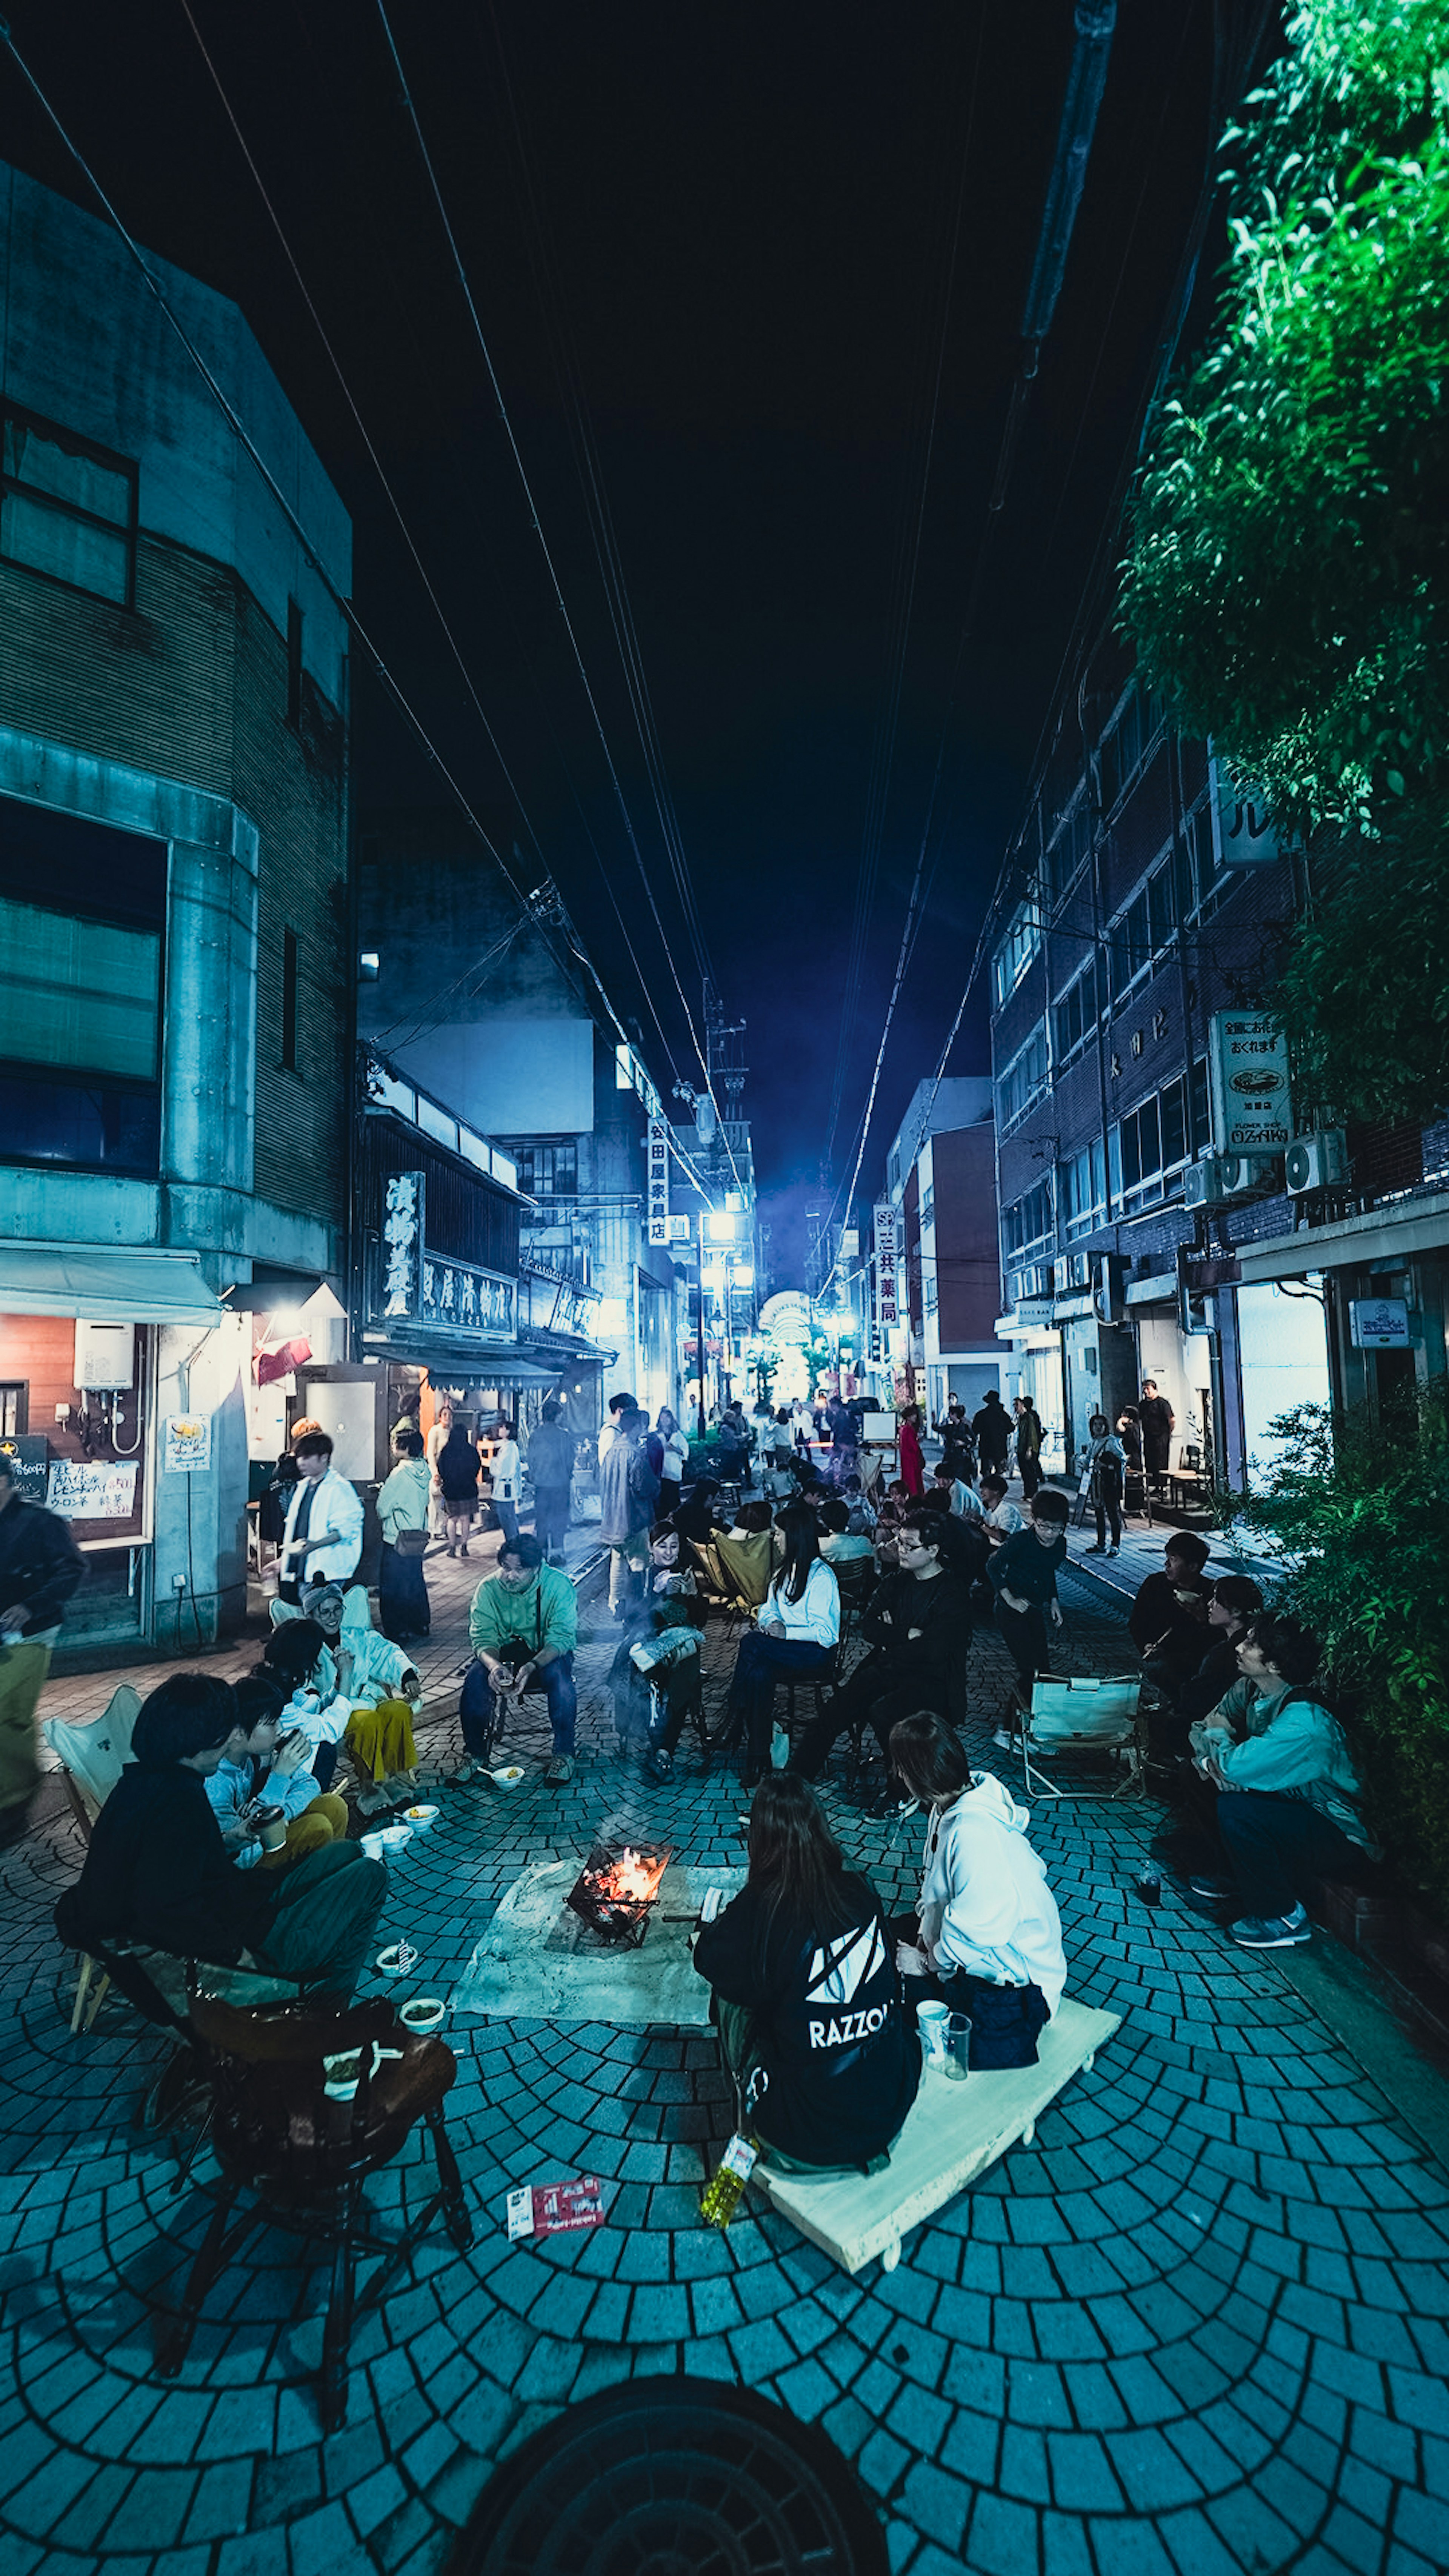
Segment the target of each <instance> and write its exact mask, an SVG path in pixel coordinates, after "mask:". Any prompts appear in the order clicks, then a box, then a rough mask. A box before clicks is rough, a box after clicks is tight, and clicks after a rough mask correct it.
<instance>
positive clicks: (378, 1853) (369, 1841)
mask: <svg viewBox="0 0 1449 2576" xmlns="http://www.w3.org/2000/svg"><path fill="white" fill-rule="evenodd" d="M362 1848H363V1850H364V1851H365V1852H366V1854H367V1857H368V1859H369V1860H381V1858H382V1836H381V1834H364V1835H363V1837H362Z"/></svg>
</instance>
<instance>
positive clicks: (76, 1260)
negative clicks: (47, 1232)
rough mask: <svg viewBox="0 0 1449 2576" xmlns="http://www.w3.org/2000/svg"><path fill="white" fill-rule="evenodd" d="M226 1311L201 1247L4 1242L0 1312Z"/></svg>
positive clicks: (102, 1319) (193, 1317)
mask: <svg viewBox="0 0 1449 2576" xmlns="http://www.w3.org/2000/svg"><path fill="white" fill-rule="evenodd" d="M225 1314H226V1308H225V1306H224V1305H223V1304H222V1303H221V1300H220V1299H219V1298H218V1297H216V1296H214V1295H213V1293H212V1291H211V1289H210V1288H208V1286H207V1284H206V1281H205V1280H204V1279H203V1278H202V1275H201V1268H200V1263H199V1261H198V1258H197V1255H196V1254H195V1253H194V1252H157V1251H151V1250H150V1249H146V1250H142V1249H141V1248H139V1247H134V1246H131V1245H121V1244H115V1243H7V1244H3V1245H0V1315H75V1316H76V1317H78V1318H79V1320H80V1321H81V1322H82V1323H86V1324H181V1325H190V1326H193V1327H199V1328H200V1329H201V1330H203V1331H204V1330H205V1329H206V1328H207V1327H208V1326H209V1325H215V1324H219V1323H220V1322H221V1321H222V1319H223V1317H224V1316H225Z"/></svg>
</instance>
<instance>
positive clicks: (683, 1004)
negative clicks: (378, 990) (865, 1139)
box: [376, 0, 744, 1190]
mask: <svg viewBox="0 0 1449 2576" xmlns="http://www.w3.org/2000/svg"><path fill="white" fill-rule="evenodd" d="M376 7H377V14H378V18H379V21H380V23H381V26H382V31H383V37H384V40H385V42H386V45H387V49H388V53H389V55H390V56H391V59H392V65H393V69H394V71H395V72H396V74H397V79H398V86H399V91H400V95H401V101H402V106H403V109H404V112H405V114H406V116H407V119H408V122H409V124H410V125H411V127H412V131H413V137H414V140H415V142H416V144H417V147H418V154H419V158H420V159H421V161H422V164H423V169H424V171H425V173H426V175H427V181H428V186H429V190H430V192H431V194H432V199H433V204H434V206H435V208H436V210H437V215H438V221H439V223H440V224H441V225H442V228H443V234H444V238H445V239H446V241H447V244H448V250H449V253H450V256H451V258H452V262H453V268H454V273H455V275H456V277H457V280H458V285H459V288H460V290H461V292H462V296H463V301H464V304H465V305H466V307H467V311H468V318H469V320H470V322H471V323H472V326H473V333H474V337H475V338H476V340H477V342H478V347H479V350H480V353H481V355H482V359H483V364H484V367H485V369H486V371H487V375H488V382H489V385H490V387H491V389H492V393H493V400H494V403H495V406H496V408H497V412H498V417H499V421H500V423H501V424H502V428H503V433H504V437H505V438H506V440H507V443H508V450H509V454H510V455H511V456H512V459H513V463H514V467H515V469H516V471H517V474H518V479H519V483H520V485H521V487H522V491H523V496H524V499H525V501H526V503H527V506H528V515H529V523H530V525H531V527H532V529H533V532H534V535H535V536H536V537H537V539H538V544H539V550H540V552H541V553H542V556H543V559H544V563H545V565H546V567H547V570H548V576H549V581H550V584H551V586H552V589H553V594H554V599H555V602H556V604H557V607H558V612H559V615H560V617H561V618H562V620H563V626H564V632H565V634H566V635H567V637H568V641H569V647H570V650H571V652H572V654H573V658H574V664H575V668H576V669H577V671H578V675H579V681H580V684H581V686H582V688H583V692H584V696H585V698H586V700H587V702H588V708H589V713H590V715H591V716H592V717H593V720H594V729H595V731H596V733H597V734H598V737H599V745H600V749H601V750H602V752H603V755H604V763H605V767H606V768H607V770H608V773H609V782H610V785H611V787H612V788H613V792H614V798H615V802H616V803H617V805H618V808H619V813H620V817H621V819H622V822H623V825H624V831H625V836H626V838H627V840H628V843H629V847H630V850H631V852H632V853H633V857H634V862H635V865H636V866H637V868H638V871H639V877H640V882H641V884H642V885H643V888H644V893H645V897H646V899H647V901H648V905H649V909H650V912H651V914H652V916H653V920H654V926H655V929H656V930H657V932H658V934H659V943H660V946H661V947H662V949H663V951H664V957H665V962H666V964H667V965H668V968H669V972H670V976H671V978H672V980H673V984H674V988H675V991H676V993H677V994H678V996H679V1003H680V1008H681V1010H682V1011H683V1013H684V1019H685V1025H686V1027H687V1028H688V1030H689V1035H690V1041H691V1043H692V1045H693V1047H694V1052H695V1054H696V1056H697V1057H698V1059H699V1064H700V1070H701V1072H702V1073H703V1075H704V1088H705V1091H706V1093H707V1095H708V1097H709V1099H710V1101H711V1102H712V1103H713V1107H714V1112H715V1116H716V1118H717V1120H718V1122H719V1129H720V1134H721V1136H722V1137H723V1138H724V1144H725V1151H726V1153H727V1154H728V1156H729V1162H730V1168H731V1170H732V1171H733V1173H734V1176H735V1182H736V1185H737V1187H738V1188H739V1189H741V1190H743V1188H744V1183H743V1181H741V1179H740V1174H739V1167H738V1165H737V1164H736V1162H735V1158H734V1150H733V1148H732V1146H731V1145H730V1142H729V1137H728V1134H727V1133H726V1130H725V1120H724V1116H723V1113H722V1111H721V1109H720V1105H719V1102H718V1100H717V1099H716V1098H715V1093H714V1085H713V1081H712V1078H711V1075H710V1069H709V1060H708V1058H707V1056H706V1054H705V1051H704V1048H703V1047H702V1045H701V1044H700V1039H699V1032H698V1030H697V1028H696V1027H695V1023H694V1014H693V1012H692V1011H691V1010H690V1007H689V1001H688V997H687V995H686V993H685V990H684V986H683V984H682V983H681V981H680V977H679V969H678V967H677V965H676V964H675V960H674V951H673V949H672V947H671V946H670V942H669V936H668V933H667V932H666V930H665V927H664V923H663V920H662V918H661V915H660V911H659V906H658V903H657V902H656V900H655V895H654V889H653V886H652V885H651V883H650V880H649V871H648V869H647V868H646V866H645V864H644V854H643V851H642V850H641V849H640V846H639V838H638V834H637V833H636V831H635V829H634V820H633V816H632V815H631V813H630V811H629V806H628V802H627V799H626V798H625V795H624V790H623V786H622V784H621V782H620V778H619V772H618V768H617V765H616V763H615V760H614V755H613V752H612V750H611V748H610V745H609V738H608V735H607V733H606V732H605V729H604V721H603V717H602V715H601V714H600V712H599V705H598V700H597V698H596V697H595V695H594V689H593V684H592V682H591V681H590V678H589V674H588V668H587V665H586V664H585V661H584V657H583V652H582V648H581V647H580V644H579V639H578V635H577V632H576V630H575V627H574V623H573V619H572V617H571V616H570V614H569V609H568V603H567V601H566V599H565V597H564V592H563V585H562V583H561V581H560V579H559V574H558V568H557V566H556V564H555V562H554V559H553V554H552V551H551V549H550V547H549V543H548V539H547V537H546V536H545V534H544V528H543V521H542V519H541V517H540V515H539V509H538V503H537V501H536V500H535V498H534V493H533V487H532V485H531V483H530V481H529V478H528V470H527V467H526V466H525V464H524V462H523V455H522V451H521V450H520V448H519V444H518V440H517V437H516V435H515V433H514V428H513V422H512V420H511V418H510V416H509V411H508V405H507V403H506V401H505V400H504V395H503V387H502V385H501V384H500V382H499V379H498V371H497V369H496V368H495V366H494V364H493V356H492V352H491V350H490V349H489V346H488V339H487V335H486V333H485V331H484V329H483V322H482V317H481V315H480V314H479V311H478V304H477V299H476V297H475V296H474V293H473V287H472V281H471V279H470V278H469V275H468V268H467V263H466V261H465V260H464V258H463V253H462V250H461V247H460V245H459V242H458V237H457V234H456V232H455V231H454V229H453V224H452V220H451V218H450V216H449V214H448V208H447V201H446V199H445V198H444V195H443V191H442V186H441V183H440V181H439V178H438V174H437V169H436V167H435V165H434V162H433V157H432V154H431V153H430V152H429V150H428V145H427V138H426V136H425V135H424V133H423V127H422V119H421V117H420V116H419V114H418V109H417V104H416V102H415V100H414V98H413V95H412V92H411V90H410V88H409V87H408V82H407V76H406V74H405V72H404V70H403V65H402V57H401V55H400V54H399V52H398V48H397V40H396V38H395V37H394V35H393V31H392V24H391V21H390V20H389V17H388V14H387V8H386V5H385V0H376Z"/></svg>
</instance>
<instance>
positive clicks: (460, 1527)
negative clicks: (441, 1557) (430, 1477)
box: [435, 1422, 483, 1556]
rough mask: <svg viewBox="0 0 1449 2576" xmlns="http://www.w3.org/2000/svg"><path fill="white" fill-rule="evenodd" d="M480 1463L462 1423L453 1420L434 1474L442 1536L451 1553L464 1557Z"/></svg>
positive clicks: (471, 1524) (474, 1510)
mask: <svg viewBox="0 0 1449 2576" xmlns="http://www.w3.org/2000/svg"><path fill="white" fill-rule="evenodd" d="M482 1465H483V1462H482V1460H481V1459H480V1457H479V1455H478V1452H477V1449H476V1448H475V1446H474V1444H473V1442H472V1441H471V1440H470V1439H469V1437H468V1434H467V1432H466V1431H465V1430H464V1428H463V1425H462V1423H461V1422H454V1424H453V1425H452V1427H451V1429H450V1431H449V1433H448V1436H447V1439H446V1440H445V1441H444V1442H443V1445H442V1447H441V1449H440V1450H439V1451H438V1462H437V1467H436V1470H435V1473H436V1475H437V1481H438V1492H439V1495H440V1497H441V1499H442V1505H443V1535H444V1537H445V1538H446V1540H447V1542H448V1554H449V1555H450V1556H460V1555H461V1556H466V1555H467V1553H468V1533H469V1531H470V1530H471V1529H472V1526H473V1519H474V1515H475V1513H476V1512H477V1509H478V1478H479V1476H480V1474H481V1472H482Z"/></svg>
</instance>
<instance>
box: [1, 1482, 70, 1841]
mask: <svg viewBox="0 0 1449 2576" xmlns="http://www.w3.org/2000/svg"><path fill="white" fill-rule="evenodd" d="M84 1572H85V1560H84V1558H83V1557H82V1555H81V1552H80V1549H79V1548H78V1547H77V1546H76V1543H75V1540H74V1539H73V1538H72V1537H71V1534H70V1532H69V1530H68V1529H67V1528H66V1525H65V1523H64V1521H63V1520H62V1519H61V1517H60V1514H59V1513H58V1512H48V1511H46V1510H44V1509H43V1507H42V1506H41V1505H40V1504H39V1503H30V1502H27V1501H26V1500H25V1497H24V1496H23V1494H21V1493H20V1492H19V1490H18V1489H17V1486H16V1483H15V1473H14V1469H13V1467H12V1465H11V1462H10V1460H9V1459H8V1458H7V1457H5V1456H3V1455H0V1850H3V1849H4V1847H5V1845H6V1844H7V1843H13V1842H16V1841H18V1839H19V1837H20V1835H21V1834H23V1833H24V1831H25V1828H26V1825H27V1823H28V1822H29V1819H30V1806H31V1801H32V1799H33V1798H34V1796H35V1791H36V1786H37V1784H38V1782H39V1779H40V1765H39V1763H38V1762H37V1760H36V1758H35V1709H36V1703H37V1701H38V1700H39V1698H40V1693H41V1687H42V1684H43V1683H44V1680H45V1676H46V1674H47V1673H48V1672H49V1670H50V1650H51V1648H52V1646H53V1645H54V1644H55V1641H56V1638H57V1637H58V1636H59V1635H60V1626H61V1621H62V1619H63V1618H64V1617H65V1605H66V1603H67V1601H68V1600H69V1599H70V1596H71V1594H72V1593H73V1592H74V1591H75V1589H76V1586H77V1585H78V1583H79V1582H80V1579H81V1577H82V1575H83V1574H84Z"/></svg>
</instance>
